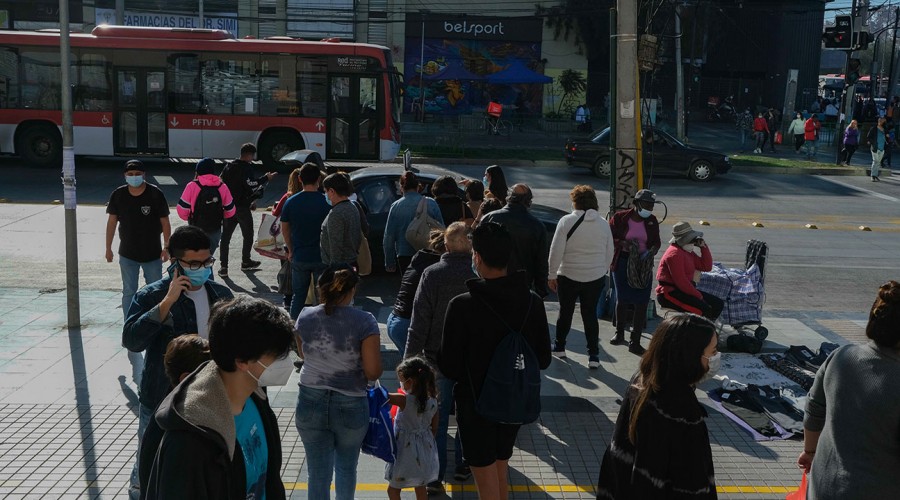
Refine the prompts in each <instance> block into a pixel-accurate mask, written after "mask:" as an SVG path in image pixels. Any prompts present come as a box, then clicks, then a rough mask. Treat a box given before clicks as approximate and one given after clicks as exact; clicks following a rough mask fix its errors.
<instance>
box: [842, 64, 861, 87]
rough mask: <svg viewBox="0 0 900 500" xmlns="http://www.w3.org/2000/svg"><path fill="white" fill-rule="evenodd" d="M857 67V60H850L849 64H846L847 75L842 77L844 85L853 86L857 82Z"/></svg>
mask: <svg viewBox="0 0 900 500" xmlns="http://www.w3.org/2000/svg"><path fill="white" fill-rule="evenodd" d="M859 66H860V61H859V59H850V63H849V64H847V74H846V75H845V76H844V83H846V84H847V85H853V84H854V83H856V82H858V81H859Z"/></svg>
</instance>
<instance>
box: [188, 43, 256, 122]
mask: <svg viewBox="0 0 900 500" xmlns="http://www.w3.org/2000/svg"><path fill="white" fill-rule="evenodd" d="M258 67H259V56H257V55H243V54H227V55H226V54H217V53H211V54H208V55H204V56H203V58H202V59H201V72H200V75H201V76H200V79H201V82H202V87H201V89H202V94H203V105H204V106H205V107H206V112H207V113H210V114H213V115H258V114H259V76H258V75H259V73H258Z"/></svg>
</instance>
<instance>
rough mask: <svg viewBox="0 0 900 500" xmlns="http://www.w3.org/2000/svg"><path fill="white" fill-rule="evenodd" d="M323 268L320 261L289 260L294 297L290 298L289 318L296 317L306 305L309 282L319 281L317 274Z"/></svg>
mask: <svg viewBox="0 0 900 500" xmlns="http://www.w3.org/2000/svg"><path fill="white" fill-rule="evenodd" d="M324 270H325V264H322V263H321V262H291V288H292V289H293V291H294V297H293V298H292V299H291V319H297V316H299V315H300V311H302V310H303V306H304V305H306V294H307V292H308V291H309V283H310V280H312V282H313V283H315V282H317V281H319V275H320V274H322V271H324Z"/></svg>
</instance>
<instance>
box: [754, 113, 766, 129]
mask: <svg viewBox="0 0 900 500" xmlns="http://www.w3.org/2000/svg"><path fill="white" fill-rule="evenodd" d="M753 131H754V132H768V131H769V124H768V123H766V119H765V118H763V117H759V116H758V117H756V118H755V119H754V120H753Z"/></svg>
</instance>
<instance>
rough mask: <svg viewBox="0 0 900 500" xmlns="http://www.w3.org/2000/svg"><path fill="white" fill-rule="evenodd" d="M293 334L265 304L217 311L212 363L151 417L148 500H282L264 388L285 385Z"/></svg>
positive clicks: (229, 304) (276, 441) (276, 439)
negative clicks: (153, 435) (154, 428)
mask: <svg viewBox="0 0 900 500" xmlns="http://www.w3.org/2000/svg"><path fill="white" fill-rule="evenodd" d="M292 335H293V327H292V325H291V321H290V318H289V317H288V315H287V314H286V313H285V312H284V311H282V310H281V309H279V308H277V307H276V306H274V305H273V304H271V303H269V302H267V301H265V300H261V299H254V298H250V297H246V296H241V297H238V298H236V299H233V300H230V301H226V302H220V303H218V304H216V306H215V307H214V309H213V312H212V315H211V316H210V321H209V350H210V353H211V355H212V361H209V362H207V363H204V364H203V365H201V366H200V367H199V368H198V369H197V370H196V371H195V372H194V373H192V374H191V375H189V376H188V377H187V378H185V379H184V380H183V381H182V382H181V383H180V384H179V385H178V386H177V387H176V388H175V389H174V390H173V391H172V392H171V393H170V394H169V395H168V396H167V397H166V399H164V400H163V402H162V403H161V404H160V405H159V409H158V410H157V411H156V415H155V419H156V424H158V426H159V428H160V430H161V431H162V437H161V438H160V440H159V441H158V443H157V442H155V440H153V441H151V440H150V439H148V440H147V441H146V442H145V443H144V445H143V446H142V448H141V450H140V453H141V455H142V458H146V459H147V460H146V461H145V462H144V463H142V465H144V464H145V463H147V462H149V461H150V460H151V459H152V467H151V469H150V476H149V480H148V484H147V485H143V484H142V485H141V486H142V487H141V492H142V494H145V498H148V499H165V500H180V499H184V500H188V499H191V500H194V499H222V500H232V499H234V500H236V499H247V498H263V496H265V498H266V499H267V500H282V499H284V498H285V490H284V484H283V483H282V481H281V436H280V435H279V431H278V421H277V420H276V418H275V414H274V413H273V412H272V409H271V407H270V406H269V403H268V401H267V399H266V394H265V392H264V391H263V390H262V388H263V387H266V386H277V385H285V384H286V383H287V381H288V378H289V377H290V375H291V372H292V371H293V363H292V362H291V359H290V357H289V356H288V355H289V351H290V348H291V338H292ZM148 436H149V434H148ZM151 457H152V458H151Z"/></svg>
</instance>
